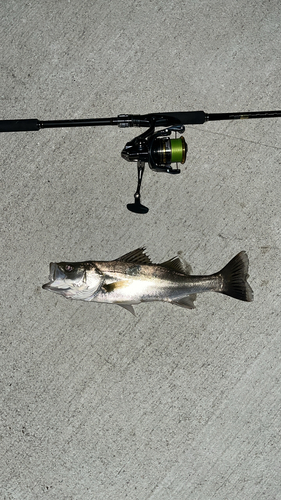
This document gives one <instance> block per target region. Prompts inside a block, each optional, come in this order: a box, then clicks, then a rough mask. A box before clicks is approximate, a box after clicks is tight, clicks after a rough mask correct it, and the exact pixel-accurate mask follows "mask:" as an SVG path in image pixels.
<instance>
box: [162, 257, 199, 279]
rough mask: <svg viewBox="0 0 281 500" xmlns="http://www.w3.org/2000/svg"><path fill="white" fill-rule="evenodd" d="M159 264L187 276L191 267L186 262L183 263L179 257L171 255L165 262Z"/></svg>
mask: <svg viewBox="0 0 281 500" xmlns="http://www.w3.org/2000/svg"><path fill="white" fill-rule="evenodd" d="M159 266H161V267H166V268H167V269H171V270H172V271H176V272H177V273H180V274H185V275H186V276H189V275H190V273H191V267H190V266H189V265H188V264H186V263H183V262H182V261H181V260H180V259H179V257H173V258H172V259H170V260H166V262H162V263H161V264H159Z"/></svg>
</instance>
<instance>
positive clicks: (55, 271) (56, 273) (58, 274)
mask: <svg viewBox="0 0 281 500" xmlns="http://www.w3.org/2000/svg"><path fill="white" fill-rule="evenodd" d="M64 278H65V274H64V273H63V272H62V271H61V269H60V268H59V266H58V264H56V263H55V262H51V263H50V272H49V283H45V285H43V286H42V288H43V289H44V290H57V288H58V287H57V286H56V285H54V286H52V285H53V283H55V281H56V280H59V279H61V280H63V279H64ZM64 290H69V287H65V288H64Z"/></svg>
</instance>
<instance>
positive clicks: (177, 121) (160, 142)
mask: <svg viewBox="0 0 281 500" xmlns="http://www.w3.org/2000/svg"><path fill="white" fill-rule="evenodd" d="M278 117H281V110H279V111H252V112H245V113H211V114H207V113H205V112H204V111H186V112H185V111H179V112H175V113H173V112H172V113H170V112H168V113H150V114H147V115H118V116H117V117H114V118H88V119H84V120H83V119H82V120H51V121H40V120H37V119H27V120H23V119H21V120H0V132H31V131H37V130H40V129H44V128H62V127H100V126H108V125H117V126H118V127H120V128H125V127H147V130H146V131H145V132H143V133H142V134H140V135H138V136H137V137H135V138H134V139H132V140H131V141H129V142H127V144H126V145H125V147H124V149H123V150H122V152H121V156H122V158H124V159H125V160H127V161H129V162H136V163H137V172H138V183H137V190H136V192H135V194H134V198H135V201H134V203H129V204H128V205H127V208H128V210H130V211H131V212H134V213H138V214H145V213H147V212H148V208H147V207H145V206H144V205H142V204H141V196H140V189H141V183H142V178H143V173H144V168H145V164H146V163H148V165H149V167H150V168H151V170H153V171H154V172H166V173H168V174H179V173H180V169H179V168H178V166H179V163H180V164H184V163H185V161H186V154H187V144H186V141H185V139H184V137H183V136H182V135H181V136H180V137H178V134H183V133H184V131H185V125H202V124H203V123H205V122H212V121H221V120H241V119H252V118H278ZM157 127H164V128H162V130H158V131H156V130H155V129H156V128H157ZM172 134H174V137H173V138H171V137H170V136H171V135H172ZM172 164H176V167H175V168H174V167H173V165H172Z"/></svg>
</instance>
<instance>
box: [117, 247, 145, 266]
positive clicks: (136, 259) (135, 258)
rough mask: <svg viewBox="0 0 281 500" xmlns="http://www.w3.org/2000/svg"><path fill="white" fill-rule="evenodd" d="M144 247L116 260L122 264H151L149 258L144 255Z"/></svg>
mask: <svg viewBox="0 0 281 500" xmlns="http://www.w3.org/2000/svg"><path fill="white" fill-rule="evenodd" d="M144 251H145V247H142V248H137V249H136V250H133V251H132V252H129V253H126V254H125V255H122V256H121V257H119V258H118V259H116V260H122V261H123V262H132V263H133V264H152V262H151V260H150V258H149V257H148V256H147V255H146V254H145V253H144Z"/></svg>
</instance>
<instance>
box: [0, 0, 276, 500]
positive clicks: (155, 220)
mask: <svg viewBox="0 0 281 500" xmlns="http://www.w3.org/2000/svg"><path fill="white" fill-rule="evenodd" d="M280 21H281V4H280V1H279V0H271V1H270V0H263V1H261V0H257V1H253V0H248V1H247V2H243V1H242V0H226V1H224V2H221V1H218V0H214V1H210V0H202V1H200V2H199V1H198V2H193V1H191V0H189V1H177V0H171V1H170V2H168V1H166V2H164V1H163V0H162V1H160V0H154V1H153V2H152V1H149V0H143V1H142V2H140V1H132V0H122V1H121V0H115V1H114V2H102V1H100V0H97V1H89V0H79V2H69V1H66V0H61V1H59V2H58V1H57V0H48V1H47V2H37V1H35V0H31V1H29V2H27V1H24V0H22V1H21V0H9V1H8V0H2V2H1V34H0V43H1V51H0V54H1V55H0V58H1V59H0V60H1V72H0V82H1V83H0V89H1V119H9V118H10V119H12V118H39V119H42V120H48V119H60V118H65V119H67V118H69V119H70V118H84V117H103V116H115V115H117V114H120V113H146V112H153V111H154V112H156V111H178V110H198V109H199V110H200V109H203V110H204V111H206V112H209V113H213V112H230V111H244V110H246V111H247V110H252V111H254V110H269V109H280V108H281V100H280V54H281V32H280ZM137 132H138V130H136V129H128V130H120V129H118V128H100V129H96V130H94V129H75V130H74V129H72V130H71V129H61V130H44V131H40V132H33V133H20V134H2V135H1V137H0V150H1V311H2V312H1V336H0V342H1V366H0V372H1V373H0V381H1V431H0V439H1V441H0V469H1V475H0V498H1V500H25V499H26V500H33V499H41V498H42V499H45V498H46V499H57V500H63V499H67V500H68V499H77V500H78V499H83V500H89V499H96V500H101V499H115V500H117V499H125V498H129V499H149V500H156V499H157V500H160V499H161V500H166V499H167V500H168V499H188V500H195V499H200V500H201V499H208V500H209V499H216V500H226V499H227V500H230V499H233V500H234V499H235V500H245V499H247V500H250V499H255V500H257V499H266V500H272V499H278V498H279V499H280V498H281V477H280V471H281V460H280V456H281V454H280V439H281V435H280V434H281V433H280V429H281V417H280V402H281V396H280V351H281V349H280V330H281V328H280V327H281V320H280V240H281V236H280V161H281V139H280V135H281V119H271V120H252V121H241V122H217V123H209V124H204V125H202V126H192V127H187V130H186V133H185V137H186V140H187V142H188V144H189V153H188V159H187V162H186V164H185V165H184V166H183V168H182V173H181V175H180V176H177V177H172V176H171V177H169V176H168V175H164V174H163V175H161V174H157V173H153V172H151V171H149V170H147V171H146V172H145V176H144V183H143V192H142V195H143V197H142V199H143V203H144V204H147V205H148V206H149V207H150V211H149V213H148V214H147V215H146V216H138V215H134V214H131V213H129V212H128V211H127V209H126V203H130V202H132V201H133V193H134V191H135V188H136V168H135V166H133V165H130V164H128V163H126V162H124V160H122V159H121V157H120V152H121V150H122V148H123V146H124V145H125V143H126V142H127V141H128V140H129V139H130V138H132V137H134V135H136V133H137ZM141 245H146V247H147V251H148V253H149V255H150V256H151V258H152V259H153V260H154V261H156V262H161V261H162V260H165V259H168V258H171V257H173V256H174V255H176V254H177V252H178V251H180V252H182V255H183V256H184V257H185V259H186V260H187V261H188V262H190V264H191V265H192V267H193V271H194V272H195V273H208V272H213V271H217V270H218V269H219V268H220V267H221V266H223V265H224V264H225V263H226V262H227V261H228V260H229V259H230V258H231V257H232V256H234V255H235V254H236V253H237V252H239V251H240V250H246V251H247V253H248V255H249V259H250V280H249V281H250V283H251V285H252V287H253V289H254V293H255V301H254V302H253V303H251V304H247V303H240V302H238V301H235V300H232V299H230V298H228V297H224V296H218V295H215V294H206V295H205V296H203V295H201V296H200V297H199V298H198V299H197V303H196V310H194V311H186V310H183V309H180V308H177V307H171V306H169V305H167V304H166V305H165V304H160V303H159V304H148V305H140V306H137V307H136V317H133V316H132V315H130V314H129V313H128V312H126V311H125V310H122V309H121V308H118V307H116V306H108V305H99V304H87V303H79V302H77V303H75V302H71V301H67V300H65V299H63V298H62V297H58V296H56V295H54V294H51V293H48V292H46V291H44V290H42V288H41V285H42V284H43V283H45V282H46V280H47V278H48V266H49V262H50V261H58V260H85V259H96V260H97V259H112V258H115V257H118V256H120V255H122V254H124V253H126V252H128V251H130V250H133V249H134V248H137V247H138V246H141Z"/></svg>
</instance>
